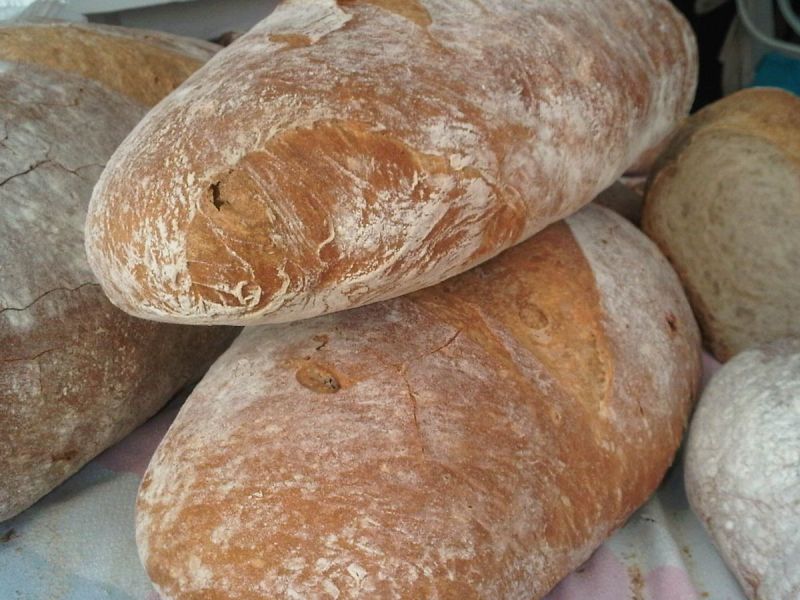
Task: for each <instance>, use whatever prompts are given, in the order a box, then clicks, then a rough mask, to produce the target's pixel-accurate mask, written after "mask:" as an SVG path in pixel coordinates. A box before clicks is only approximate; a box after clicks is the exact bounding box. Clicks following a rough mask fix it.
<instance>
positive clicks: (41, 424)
mask: <svg viewBox="0 0 800 600" xmlns="http://www.w3.org/2000/svg"><path fill="white" fill-rule="evenodd" d="M44 31H46V32H50V34H51V35H52V36H53V37H52V39H53V40H57V39H61V40H62V42H63V43H62V45H61V47H60V48H59V50H58V53H59V56H58V60H59V61H61V63H64V64H65V63H68V62H69V59H68V57H69V56H72V57H73V60H72V63H74V67H75V68H74V69H70V71H71V72H60V71H56V70H50V69H46V68H43V67H42V66H41V65H37V64H21V63H11V62H0V106H2V112H0V432H2V433H1V434H0V472H2V474H3V475H2V478H0V520H4V519H6V518H9V517H11V516H13V515H15V514H16V513H18V512H19V511H21V510H23V509H25V508H27V507H28V506H29V505H31V504H32V503H33V502H35V501H36V500H37V499H38V498H39V497H41V496H42V495H44V494H45V493H47V492H48V491H49V490H50V489H52V488H53V487H54V486H56V485H57V484H58V483H60V482H61V481H63V480H64V479H65V478H66V477H68V476H69V475H71V474H72V473H74V472H75V471H76V470H78V469H79V468H80V467H81V466H82V465H83V464H84V463H86V462H87V461H88V460H89V459H91V458H92V457H93V456H95V455H96V454H97V453H99V452H100V451H101V450H103V449H104V448H106V447H107V446H109V445H111V444H113V443H114V442H116V441H117V440H119V439H120V438H122V437H123V436H124V435H126V434H127V433H128V432H130V431H131V430H132V429H133V428H134V427H136V426H137V425H138V424H140V423H142V422H143V421H144V420H145V419H147V418H148V417H149V416H150V415H152V414H153V413H154V412H156V411H157V410H158V409H159V408H160V407H161V406H162V405H163V404H164V403H165V402H166V401H167V400H168V399H169V398H170V397H171V396H172V395H173V394H174V393H175V392H176V391H177V390H178V389H179V388H181V387H183V386H184V385H185V384H187V383H188V382H190V381H193V380H196V379H197V378H199V377H200V376H201V375H202V373H203V372H204V370H205V369H206V368H207V366H208V364H209V363H210V362H211V361H212V360H213V359H214V358H215V357H216V356H217V355H218V354H219V353H220V352H222V351H223V350H224V349H225V348H226V347H227V345H228V344H229V343H230V341H231V340H232V338H233V336H234V335H235V333H236V330H232V329H228V328H207V329H206V328H202V329H195V328H188V327H181V326H174V325H171V326H168V325H160V324H155V323H152V322H147V321H143V320H140V319H135V318H132V317H130V316H128V315H126V314H124V313H123V312H121V311H120V310H118V309H116V308H114V307H113V306H112V305H111V303H110V302H109V301H108V300H107V299H106V298H105V296H104V294H103V292H102V290H101V289H100V286H99V285H98V284H97V283H96V281H95V279H94V277H93V276H92V272H91V270H90V269H89V265H88V264H87V262H86V258H85V254H84V251H83V224H84V220H85V218H86V208H87V206H88V203H89V197H90V195H91V191H92V187H93V185H94V184H95V182H96V181H97V177H98V176H99V174H100V172H101V170H102V169H103V165H104V163H105V161H106V160H107V159H108V157H109V156H110V155H111V153H112V152H113V151H114V149H115V148H116V147H117V145H118V144H119V142H120V141H122V139H123V138H124V137H125V135H126V134H127V133H128V132H129V131H130V130H131V129H132V128H133V126H134V125H135V124H136V122H137V121H138V119H140V118H141V117H142V115H143V114H144V113H145V111H146V107H145V106H143V105H141V104H139V103H138V102H137V100H138V97H137V94H138V92H141V91H142V90H143V89H144V88H145V87H146V86H147V84H148V82H147V81H144V82H138V81H137V73H139V74H140V75H141V76H142V77H144V78H145V79H146V80H147V79H148V78H149V76H150V74H151V73H152V72H154V70H155V71H158V72H164V73H170V72H176V73H182V72H183V71H184V70H185V69H186V68H187V65H188V64H193V65H194V66H195V67H196V66H199V62H198V61H196V60H194V59H192V58H191V57H190V56H189V55H180V59H179V60H178V61H177V64H175V61H173V57H174V56H179V55H178V54H175V53H174V52H172V51H169V52H161V51H160V50H159V48H160V45H159V44H152V45H151V48H150V53H149V54H148V53H144V54H143V55H142V64H141V65H140V66H141V70H140V71H138V72H137V71H135V70H134V67H135V61H134V60H133V55H134V53H135V52H138V49H139V48H140V47H141V46H142V44H145V45H147V44H149V42H146V41H136V42H135V43H134V44H132V45H131V46H130V47H128V46H126V44H125V43H124V41H121V40H124V39H125V38H126V36H129V35H132V34H124V35H123V34H113V35H112V34H110V33H108V34H107V33H106V31H107V29H105V28H104V29H98V30H97V31H96V32H94V33H92V34H91V35H89V33H87V35H88V38H86V39H90V40H92V48H94V49H95V50H97V51H98V52H101V51H102V52H107V53H111V54H104V55H100V54H98V55H97V56H94V55H92V54H90V53H88V51H87V53H86V54H81V52H83V50H82V49H83V46H82V44H83V43H84V41H85V39H84V38H76V37H74V36H73V35H72V34H73V33H74V32H75V31H81V32H91V31H92V30H91V29H88V28H86V27H81V28H74V26H58V27H51V26H47V27H44V28H42V27H39V26H30V27H28V26H26V27H15V28H11V29H6V28H0V40H2V43H0V55H3V56H8V55H10V54H13V52H12V50H14V49H15V48H16V51H18V52H20V53H22V49H21V48H22V42H23V41H24V42H25V43H29V42H30V43H32V44H33V43H34V42H33V41H32V40H40V41H41V40H42V37H41V34H42V32H44ZM62 33H63V34H64V37H63V38H60V37H59V36H60V35H61V34H62ZM103 36H108V38H109V40H110V45H107V46H106V45H104V44H103V43H102V40H101V38H103ZM134 38H135V36H134ZM54 43H55V42H54ZM176 43H178V42H176ZM180 43H183V42H180ZM117 45H119V47H120V48H125V50H124V52H123V56H124V58H125V61H127V63H126V64H129V66H130V67H131V70H130V71H129V72H128V73H127V74H126V76H125V77H124V78H123V79H120V80H119V86H115V87H119V88H124V87H128V88H130V90H131V92H132V96H128V95H123V94H121V93H119V91H115V89H111V88H109V87H106V86H105V85H103V84H104V83H106V82H107V81H108V80H110V79H114V76H113V74H112V73H109V72H107V71H105V70H103V71H99V72H94V70H93V69H94V66H93V65H95V64H96V65H100V66H98V68H102V69H106V68H110V67H111V66H112V65H114V62H115V61H114V55H113V52H114V48H116V47H117ZM76 46H77V48H78V49H79V50H80V52H76V53H75V54H73V50H74V49H75V48H76ZM39 51H41V48H36V47H32V48H31V52H32V54H36V53H37V52H39ZM121 52H122V51H121ZM81 57H90V58H91V57H94V58H92V60H93V61H95V62H94V63H91V64H89V63H87V64H81V63H80V61H81V60H82V59H81ZM54 58H55V57H54ZM151 60H152V61H156V62H158V66H155V67H153V69H154V70H151V69H150V68H149V67H148V61H151ZM72 63H71V64H72ZM173 67H175V69H173ZM84 72H86V73H85V74H86V75H87V77H88V78H87V77H82V76H79V75H78V74H76V73H84ZM92 73H94V74H95V75H96V77H92ZM181 77H182V75H181ZM93 79H96V81H95V80H93ZM100 82H102V84H101V83H100ZM177 83H179V79H174V78H173V79H172V80H170V81H162V84H164V85H165V86H167V87H174V86H175V85H177ZM140 84H141V85H140Z"/></svg>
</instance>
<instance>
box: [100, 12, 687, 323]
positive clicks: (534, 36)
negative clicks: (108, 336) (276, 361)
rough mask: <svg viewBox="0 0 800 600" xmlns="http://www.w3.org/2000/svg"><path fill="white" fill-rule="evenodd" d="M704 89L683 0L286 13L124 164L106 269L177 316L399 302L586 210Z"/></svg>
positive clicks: (140, 297)
mask: <svg viewBox="0 0 800 600" xmlns="http://www.w3.org/2000/svg"><path fill="white" fill-rule="evenodd" d="M695 79H696V51H695V44H694V39H693V36H692V33H691V30H690V29H689V27H688V25H687V23H686V22H685V21H684V19H683V18H682V17H681V16H680V14H679V13H678V12H677V11H676V10H675V9H674V8H673V7H672V5H671V4H670V3H669V2H668V1H667V0H593V1H592V2H586V1H585V0H533V1H528V2H519V1H518V0H493V1H492V2H488V1H485V0H408V1H404V2H398V1H396V0H347V1H345V0H340V1H339V2H336V1H334V0H312V1H299V0H289V1H286V2H284V3H283V4H281V5H280V6H279V7H278V8H277V10H276V11H275V12H274V13H273V14H272V15H271V16H270V17H268V18H267V19H266V20H264V21H263V22H261V23H260V24H259V25H257V26H256V27H255V28H253V30H252V31H250V32H249V33H248V34H246V35H245V36H244V37H242V38H241V39H240V40H238V41H237V42H236V43H235V44H234V45H232V46H231V47H229V48H227V49H225V50H224V51H222V52H220V53H219V54H218V55H217V56H216V57H215V58H214V59H212V60H211V61H210V62H209V63H208V64H207V65H206V66H205V67H204V68H203V69H202V70H201V71H200V72H198V73H197V74H196V76H194V77H192V79H191V80H190V81H188V82H186V84H185V85H183V86H182V87H181V88H180V89H179V90H177V91H176V92H175V93H173V94H172V95H170V96H169V97H168V98H167V99H166V100H165V101H164V102H163V103H162V104H160V105H159V106H158V107H157V108H156V109H155V110H154V111H152V112H151V113H150V114H149V115H148V117H147V118H146V119H145V120H144V121H143V122H142V123H141V124H140V126H139V127H137V129H136V130H135V131H134V133H133V134H131V136H130V137H128V139H127V140H126V141H125V143H124V144H123V145H122V146H121V147H120V149H119V150H118V151H117V153H116V154H115V155H114V157H113V158H112V160H111V161H110V163H109V167H108V169H106V171H105V173H104V174H103V176H102V177H101V180H100V182H99V184H98V186H97V188H96V190H95V193H94V196H93V201H92V206H91V208H90V214H89V219H88V222H87V239H86V244H87V251H88V255H89V259H90V263H91V265H92V268H93V269H94V271H95V273H96V275H97V276H98V278H99V280H100V282H101V284H102V285H103V286H104V289H105V291H106V292H107V294H108V295H109V297H110V298H111V300H112V301H113V302H114V303H115V304H117V305H118V306H120V307H121V308H123V309H124V310H126V311H129V312H131V313H132V314H135V315H139V316H143V317H146V318H152V319H156V320H163V321H175V322H191V323H234V324H256V323H266V322H286V321H291V320H295V319H300V318H305V317H311V316H315V315H319V314H322V313H328V312H333V311H336V310H340V309H345V308H352V307H354V306H359V305H363V304H367V303H370V302H374V301H377V300H381V299H385V298H389V297H394V296H399V295H401V294H403V293H407V292H410V291H413V290H416V289H420V288H423V287H426V286H429V285H432V284H435V283H437V282H439V281H442V280H443V279H446V278H447V277H450V276H452V275H455V274H457V273H459V272H462V271H464V270H466V269H468V268H469V267H472V266H474V265H476V264H478V263H481V262H483V261H484V260H486V259H488V258H490V257H492V256H494V255H496V254H497V253H498V252H500V251H502V250H503V249H505V248H507V247H509V246H511V245H513V244H515V243H517V242H519V241H521V240H523V239H525V238H526V237H528V236H530V235H532V234H533V233H535V232H537V231H539V230H541V229H542V228H544V227H545V226H546V225H547V224H549V223H552V222H554V221H556V220H557V219H559V218H561V217H563V216H565V215H568V214H570V213H572V212H574V211H576V210H577V209H578V208H580V207H581V206H582V205H584V204H586V203H587V202H589V201H590V200H591V199H592V198H593V197H594V195H595V194H596V193H598V192H599V191H601V190H602V189H604V188H605V187H607V186H608V185H609V184H611V183H612V182H613V181H614V180H615V179H616V178H617V177H619V176H620V175H621V174H622V172H623V171H624V170H625V169H626V168H627V167H629V166H630V165H631V164H632V163H634V161H636V159H637V158H638V157H639V156H640V155H642V154H643V153H644V152H645V151H647V150H648V149H650V148H651V147H653V146H655V145H656V144H657V143H659V142H660V141H661V140H662V139H663V138H664V137H665V136H666V135H667V133H668V132H669V131H670V130H671V129H672V127H673V126H674V124H675V123H676V122H677V121H678V120H679V119H680V118H681V117H682V116H683V115H684V114H685V113H686V112H687V111H688V109H689V106H690V105H691V101H692V96H693V91H694V86H695Z"/></svg>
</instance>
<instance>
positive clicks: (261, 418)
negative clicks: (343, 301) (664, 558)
mask: <svg viewBox="0 0 800 600" xmlns="http://www.w3.org/2000/svg"><path fill="white" fill-rule="evenodd" d="M614 261H619V262H621V263H622V265H621V266H622V268H616V269H611V268H610V267H611V264H612V263H613V262H614ZM667 314H672V315H675V318H676V321H677V323H678V329H677V331H673V330H672V329H671V328H670V327H669V326H668V325H667V323H666V322H665V315H667ZM698 377H699V333H698V331H697V327H696V324H695V323H694V321H693V319H692V315H691V311H690V309H689V306H688V303H687V302H686V299H685V297H684V296H683V293H682V291H681V289H680V286H679V284H678V281H677V278H676V276H675V275H674V273H673V272H672V271H671V269H670V268H669V265H668V264H667V263H666V261H665V260H664V259H663V257H662V256H661V255H660V254H659V253H658V251H657V250H656V248H655V246H654V245H653V244H652V243H651V242H649V240H647V239H646V238H645V237H644V236H643V235H642V234H641V233H639V232H638V231H637V230H635V229H634V228H633V226H631V225H630V224H628V223H627V222H625V221H624V220H623V219H622V218H621V217H618V216H616V215H613V214H612V213H610V212H608V211H606V210H605V209H602V208H589V209H586V211H585V212H582V213H580V215H579V216H577V217H574V218H571V219H570V220H569V221H568V222H567V223H563V222H562V223H558V224H555V225H552V226H551V227H549V228H548V229H546V230H545V231H543V232H542V233H540V234H539V235H538V236H536V237H535V238H534V239H533V240H531V241H528V242H526V243H524V244H521V245H519V246H517V247H515V248H513V249H511V250H509V251H507V252H505V253H504V254H502V255H501V256H500V257H498V258H497V259H495V260H493V261H490V262H488V263H486V264H485V265H482V266H480V267H477V268H475V269H473V270H471V271H469V272H467V273H465V274H463V275H461V276H459V277H457V278H454V279H451V280H448V281H447V282H444V283H442V284H440V285H438V286H435V287H432V288H429V289H426V290H423V291H420V292H417V293H415V294H412V295H410V296H406V297H403V298H399V299H395V300H390V301H386V302H383V303H377V304H373V305H370V306H367V307H362V308H360V309H357V310H353V311H344V312H341V313H337V314H335V315H328V316H325V317H320V318H318V319H312V320H307V321H301V322H296V323H293V324H290V325H282V326H264V327H255V328H248V329H246V330H245V332H244V333H243V334H242V336H241V337H240V338H239V339H238V340H237V341H236V342H235V344H234V346H233V347H232V348H231V349H230V350H229V351H228V352H227V353H226V354H225V355H224V356H223V357H222V358H221V359H220V360H219V361H218V362H217V363H216V364H215V365H214V366H213V367H212V369H211V371H210V372H209V374H208V375H207V377H206V378H205V379H204V380H203V381H202V382H201V383H200V384H199V385H198V387H197V388H196V389H195V391H194V392H193V394H192V395H191V397H190V398H189V400H188V401H187V403H186V405H185V406H184V408H183V409H182V411H181V413H180V415H179V416H178V418H177V420H176V421H175V423H174V425H173V427H172V429H171V430H170V431H169V433H168V434H167V436H166V437H165V438H164V441H163V443H162V445H161V446H160V448H159V449H158V451H157V453H156V455H155V456H154V458H153V461H152V462H151V465H150V467H149V469H148V471H147V473H146V475H145V477H144V479H143V482H142V486H141V490H140V495H139V499H138V510H137V541H138V547H139V550H140V554H141V557H142V560H143V563H144V564H145V566H146V568H147V570H148V573H149V575H150V577H151V578H152V580H153V581H154V583H155V585H156V587H157V588H158V590H159V592H160V593H161V594H162V595H163V597H164V598H169V599H173V600H177V599H180V600H186V599H190V598H191V599H194V598H203V599H204V600H213V599H223V598H225V599H230V598H237V599H242V600H244V599H256V598H329V597H330V598H339V599H341V600H344V599H346V598H387V599H390V598H432V599H452V600H456V599H457V600H463V599H468V598H498V599H500V598H503V599H519V600H523V599H524V600H530V599H531V598H540V597H542V596H543V595H544V594H545V593H546V592H547V591H548V590H549V589H551V588H552V586H554V585H555V584H556V583H557V581H558V580H560V579H561V578H562V577H564V576H565V575H566V574H567V573H569V572H570V571H571V570H572V569H574V568H576V567H577V566H579V565H580V564H581V562H582V561H584V560H585V559H587V558H588V557H589V555H590V554H591V552H592V551H593V550H594V549H595V548H596V547H597V546H598V545H599V544H600V543H601V542H602V540H603V539H605V538H606V536H608V535H609V534H610V532H611V531H612V530H613V529H615V528H616V527H618V526H619V525H621V524H622V523H623V522H624V521H625V519H626V518H627V517H628V516H629V515H630V514H631V513H632V512H633V511H634V510H635V509H636V508H637V507H638V506H639V505H640V504H641V503H643V502H644V501H645V500H646V499H647V497H648V496H649V495H650V494H651V493H652V492H653V490H654V489H655V488H656V486H657V485H658V483H659V481H660V479H661V477H662V476H663V474H664V472H665V470H666V468H667V467H668V465H669V464H670V462H671V461H672V458H673V455H674V452H675V450H676V448H677V446H678V444H679V441H680V438H681V433H682V431H683V427H684V425H685V422H686V419H687V417H688V413H689V410H690V407H691V404H692V399H693V395H694V392H695V390H696V386H697V381H698ZM329 381H335V382H336V384H335V385H330V384H329V383H328V382H329Z"/></svg>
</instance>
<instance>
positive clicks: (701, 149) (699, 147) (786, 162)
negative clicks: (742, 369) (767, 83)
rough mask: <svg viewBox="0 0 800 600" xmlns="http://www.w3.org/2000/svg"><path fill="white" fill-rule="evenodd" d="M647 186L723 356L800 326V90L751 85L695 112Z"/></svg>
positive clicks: (711, 340) (661, 232)
mask: <svg viewBox="0 0 800 600" xmlns="http://www.w3.org/2000/svg"><path fill="white" fill-rule="evenodd" d="M648 188H649V189H648V191H647V198H646V203H645V209H644V218H643V227H644V229H645V231H646V232H647V233H648V235H650V236H651V237H652V238H653V239H654V240H655V241H656V242H657V243H658V245H659V246H660V247H661V249H662V250H663V251H664V253H665V254H666V255H667V256H668V257H669V259H670V260H671V262H672V263H673V265H674V267H675V269H676V270H677V271H678V273H679V274H680V276H681V279H682V280H683V284H684V287H685V288H686V290H687V293H688V294H689V299H690V301H691V302H692V306H693V308H694V310H695V314H696V315H697V318H698V320H699V322H700V326H701V328H702V330H703V334H704V338H705V341H706V344H707V345H708V347H709V349H710V350H711V351H712V352H713V353H714V355H715V356H716V357H717V358H718V359H719V360H721V361H725V360H728V359H729V358H731V357H732V356H734V355H735V354H737V353H738V352H740V351H742V350H745V349H747V348H750V347H753V346H756V345H758V344H762V343H766V342H769V341H772V340H777V339H780V338H783V337H786V336H797V335H800V277H799V274H800V235H799V234H798V232H800V99H798V98H796V97H795V96H793V95H792V94H789V93H788V92H784V91H781V90H777V89H752V90H745V91H742V92H739V93H737V94H734V95H732V96H729V97H727V98H725V99H723V100H721V101H720V102H718V103H716V104H714V105H712V106H710V107H708V108H706V109H704V110H703V111H701V112H699V113H698V114H696V115H694V116H692V117H691V118H690V119H689V121H688V122H687V124H686V125H685V126H684V127H683V128H682V129H681V130H680V131H679V132H678V134H677V136H676V138H675V140H674V141H673V143H672V145H671V146H670V148H668V150H667V151H666V152H665V154H664V155H662V157H661V158H660V159H659V163H658V166H657V168H656V169H655V170H654V175H653V178H652V179H651V181H650V183H649V186H648Z"/></svg>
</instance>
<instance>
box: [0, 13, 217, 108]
mask: <svg viewBox="0 0 800 600" xmlns="http://www.w3.org/2000/svg"><path fill="white" fill-rule="evenodd" d="M217 50H219V46H217V45H216V44H211V43H209V42H204V41H202V40H195V39H192V38H186V37H180V36H176V35H169V34H165V33H161V32H157V31H145V30H141V29H127V28H124V27H109V26H103V25H83V24H79V23H36V24H34V23H25V24H14V25H6V26H0V61H8V62H15V63H20V64H30V65H39V66H42V67H47V68H50V69H55V70H58V71H62V72H64V73H73V74H75V75H80V76H82V77H86V78H87V79H92V80H94V81H98V82H100V83H102V84H103V85H104V86H105V87H107V88H109V89H111V90H115V91H117V92H120V93H122V94H125V95H126V96H129V97H131V98H133V99H134V100H136V101H137V102H139V103H140V104H142V105H144V106H152V105H154V104H155V103H156V102H158V101H159V100H161V99H162V98H163V97H164V96H166V95H167V94H168V93H170V92H171V91H172V90H174V89H175V88H176V87H177V86H178V84H180V83H181V82H182V81H183V80H184V79H186V78H187V77H188V76H189V75H191V74H192V73H194V72H195V71H196V70H197V68H198V67H199V66H200V65H202V64H203V63H204V62H206V61H207V60H208V59H209V58H211V57H212V56H213V55H214V53H215V52H216V51H217Z"/></svg>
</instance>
